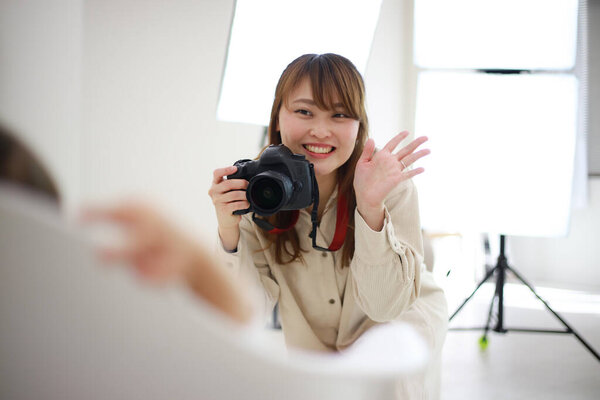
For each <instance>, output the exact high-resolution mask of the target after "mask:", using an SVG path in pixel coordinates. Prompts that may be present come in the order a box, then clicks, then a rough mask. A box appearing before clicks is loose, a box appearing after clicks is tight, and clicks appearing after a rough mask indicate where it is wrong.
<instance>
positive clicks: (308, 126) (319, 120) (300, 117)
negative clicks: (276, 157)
mask: <svg viewBox="0 0 600 400" xmlns="http://www.w3.org/2000/svg"><path fill="white" fill-rule="evenodd" d="M286 103H287V105H286ZM334 104H335V105H336V107H335V109H334V110H322V109H320V108H318V107H317V106H316V104H315V102H314V99H313V93H312V89H311V85H310V81H309V80H308V79H304V80H303V81H302V83H301V84H300V85H298V87H297V88H296V90H294V91H293V92H292V93H290V96H289V98H288V99H287V102H286V101H284V102H283V104H282V105H281V109H280V110H279V123H278V127H277V128H278V130H279V131H280V132H281V141H282V142H283V144H284V145H286V146H287V147H289V148H290V150H292V152H293V153H296V154H303V155H304V156H306V158H307V159H308V161H310V162H312V163H313V164H314V167H315V175H316V176H317V177H326V176H330V175H332V174H335V173H336V170H337V169H338V168H339V167H341V166H342V165H343V164H344V163H345V162H346V161H348V159H349V158H350V156H351V155H352V152H353V151H354V146H355V144H356V138H357V135H358V128H359V121H357V120H356V119H353V118H350V117H348V116H347V114H346V112H347V111H346V110H344V108H343V106H342V104H341V102H339V101H338V99H334Z"/></svg>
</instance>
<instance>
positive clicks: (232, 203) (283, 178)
mask: <svg viewBox="0 0 600 400" xmlns="http://www.w3.org/2000/svg"><path fill="white" fill-rule="evenodd" d="M225 177H226V179H225ZM318 193H319V191H318V187H317V183H316V178H315V175H314V171H313V168H312V164H311V163H310V162H308V161H307V160H306V159H305V157H304V156H303V155H299V154H293V153H292V152H291V151H290V150H289V149H288V148H287V147H285V146H284V145H271V146H269V147H267V148H266V149H265V151H264V152H263V153H262V154H261V156H260V158H259V159H258V160H238V161H236V163H235V164H234V166H233V167H226V168H220V169H217V170H215V172H214V180H213V184H212V186H211V188H210V190H209V192H208V194H209V195H210V197H211V198H212V200H213V203H214V204H215V208H216V210H217V220H218V222H219V234H220V236H221V240H222V242H223V245H224V246H225V248H226V249H228V250H233V249H235V247H236V246H237V241H238V239H239V223H240V219H241V217H240V215H242V214H246V213H249V212H253V213H255V214H257V215H260V216H269V215H273V214H275V213H277V212H279V211H283V210H300V209H303V208H306V207H309V206H310V205H311V204H313V203H314V202H315V201H317V202H318Z"/></svg>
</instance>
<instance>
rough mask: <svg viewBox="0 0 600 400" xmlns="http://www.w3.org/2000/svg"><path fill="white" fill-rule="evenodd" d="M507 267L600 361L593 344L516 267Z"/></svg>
mask: <svg viewBox="0 0 600 400" xmlns="http://www.w3.org/2000/svg"><path fill="white" fill-rule="evenodd" d="M506 268H507V269H508V270H509V271H510V272H512V273H513V274H514V275H515V276H516V277H517V279H519V280H520V281H521V282H522V283H523V284H524V285H525V286H527V287H528V288H529V290H531V292H532V293H533V294H534V295H535V297H537V298H538V300H539V301H541V302H542V303H543V304H544V305H545V306H546V308H547V309H548V311H550V312H551V313H552V314H554V316H555V317H556V318H557V319H558V320H559V321H560V322H561V323H562V324H563V325H564V326H565V328H567V329H568V331H569V332H570V333H572V334H573V335H575V337H576V338H577V339H578V340H579V341H580V342H581V344H583V345H584V346H585V347H586V348H587V349H588V350H589V351H590V352H591V353H592V354H593V355H594V357H596V359H598V361H600V355H598V353H597V352H596V351H595V350H594V349H593V348H592V346H590V345H589V344H587V342H586V341H585V340H584V339H583V338H582V337H581V336H579V334H578V333H577V332H576V331H575V330H574V329H573V328H571V326H570V325H569V324H568V323H567V322H566V321H565V320H564V319H562V318H561V316H560V315H558V314H557V313H556V311H554V310H553V309H552V308H551V307H550V305H548V303H546V301H545V300H544V299H542V298H541V297H540V296H539V295H538V294H537V293H536V291H535V289H534V288H533V286H531V285H530V284H529V283H527V281H526V280H525V279H523V277H522V276H521V275H519V274H518V273H517V271H515V270H514V269H512V268H511V267H509V266H507V267H506Z"/></svg>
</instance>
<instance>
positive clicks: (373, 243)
mask: <svg viewBox="0 0 600 400" xmlns="http://www.w3.org/2000/svg"><path fill="white" fill-rule="evenodd" d="M384 204H385V222H384V227H383V229H382V230H381V231H379V232H375V231H373V230H372V229H370V228H369V226H368V225H367V224H366V222H365V221H364V220H363V218H362V217H361V215H360V214H359V213H358V211H355V235H356V237H355V243H356V245H355V253H354V257H353V259H352V262H351V265H350V267H349V268H348V267H346V268H342V266H341V254H342V250H338V251H337V252H333V253H328V252H320V251H317V250H315V249H313V248H312V243H311V239H310V238H309V237H308V234H309V233H310V231H311V227H312V225H311V221H310V214H309V213H308V212H307V211H306V210H301V212H300V217H299V220H298V223H297V224H296V230H297V232H298V235H299V238H300V243H301V247H302V248H303V249H305V250H307V249H309V252H308V253H303V257H304V260H305V262H301V261H294V262H293V263H291V264H285V265H280V264H277V263H276V262H275V256H274V250H273V249H268V250H266V251H261V250H260V249H263V248H266V247H267V246H268V244H269V243H268V241H267V240H266V239H265V238H264V236H263V235H262V233H261V232H260V228H259V227H258V226H256V224H254V223H253V222H252V219H251V214H246V215H244V216H243V218H242V221H241V223H240V231H241V237H240V241H239V243H238V248H237V251H236V252H235V253H226V252H225V251H222V253H223V256H224V257H225V261H226V263H227V264H229V266H230V267H231V268H232V269H233V270H234V271H240V270H241V271H245V272H246V273H248V274H250V276H251V277H252V279H254V280H255V282H256V284H257V286H258V287H262V288H264V291H263V292H264V312H265V313H269V312H271V311H272V309H273V307H274V305H275V304H276V303H277V302H279V311H280V318H281V324H282V327H283V333H284V336H285V340H286V344H287V345H288V346H291V347H298V348H302V349H307V350H317V351H335V350H341V349H344V348H346V347H348V346H349V345H351V344H352V343H353V342H354V341H355V340H356V339H357V338H358V337H360V335H361V334H362V333H363V332H365V331H366V330H367V329H369V328H370V327H371V326H373V325H375V324H377V323H382V322H388V321H393V320H399V321H406V322H408V323H409V324H411V325H413V326H414V327H415V328H416V329H417V331H418V332H420V333H421V335H422V336H423V337H424V338H425V339H426V340H427V341H428V342H429V344H430V346H431V349H432V350H433V352H434V354H437V353H438V352H439V350H440V349H441V346H442V343H443V341H444V337H445V332H446V322H447V319H448V313H447V309H446V301H445V297H444V295H443V292H442V291H441V289H440V288H439V287H438V286H437V285H436V284H435V283H434V281H433V278H432V276H431V274H430V273H429V272H427V271H426V270H425V268H424V267H422V265H423V264H422V261H423V255H422V254H423V244H422V235H421V229H420V222H419V210H418V199H417V192H416V189H415V186H414V184H413V182H412V181H411V180H408V181H404V182H402V183H401V184H400V185H398V187H397V188H396V189H394V190H393V191H392V193H390V195H389V196H388V198H387V199H386V200H385V203H384ZM336 208H337V191H336V192H334V193H333V195H332V196H331V198H330V200H329V202H328V203H327V205H326V209H325V212H324V213H323V217H322V221H321V224H320V228H319V229H318V230H317V234H318V236H317V244H318V245H320V246H322V247H328V246H329V244H330V243H331V240H332V238H333V235H334V231H335V223H336ZM348 233H349V234H350V233H351V232H348ZM219 247H220V248H221V249H222V247H221V246H219ZM259 282H260V284H259Z"/></svg>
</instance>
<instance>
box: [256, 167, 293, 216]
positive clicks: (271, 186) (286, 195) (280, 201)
mask: <svg viewBox="0 0 600 400" xmlns="http://www.w3.org/2000/svg"><path fill="white" fill-rule="evenodd" d="M293 193H294V185H293V184H292V182H291V180H290V178H289V177H287V176H286V175H284V174H281V173H279V172H276V171H265V172H262V173H260V174H258V175H256V176H255V177H254V178H252V179H251V180H250V184H249V185H248V191H247V197H248V201H249V202H250V205H251V206H252V208H253V209H254V210H255V211H256V213H257V214H259V215H263V216H268V215H272V214H275V213H276V212H277V211H279V210H280V209H281V208H282V207H284V206H285V205H286V204H287V203H288V202H289V201H290V198H291V197H292V195H293Z"/></svg>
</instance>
